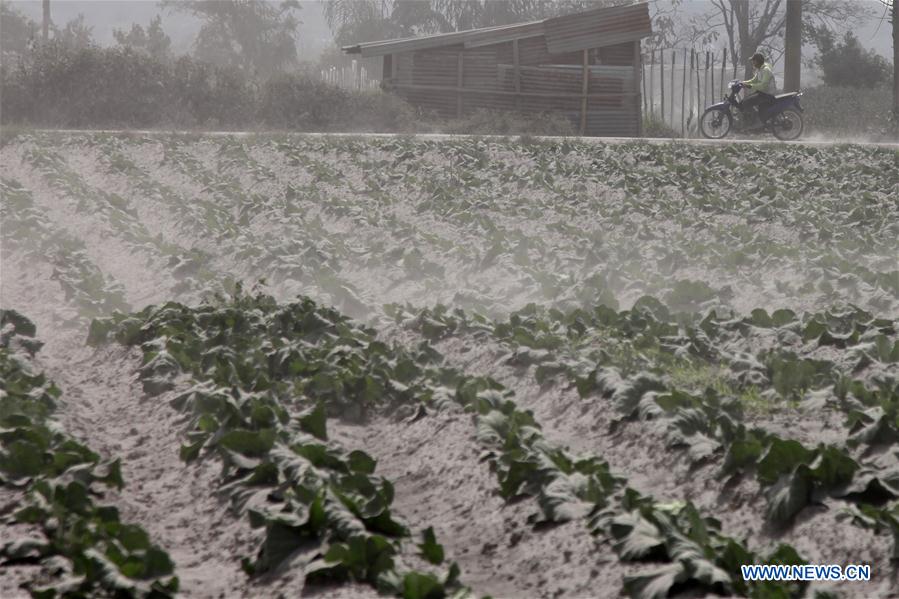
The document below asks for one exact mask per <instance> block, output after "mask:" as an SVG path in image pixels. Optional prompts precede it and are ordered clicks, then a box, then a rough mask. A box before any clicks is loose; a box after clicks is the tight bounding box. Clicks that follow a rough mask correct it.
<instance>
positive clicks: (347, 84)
mask: <svg viewBox="0 0 899 599" xmlns="http://www.w3.org/2000/svg"><path fill="white" fill-rule="evenodd" d="M321 79H322V81H325V82H326V83H330V84H332V85H336V86H338V87H342V88H343V89H349V90H354V91H360V90H371V89H378V87H379V86H380V84H381V81H380V80H378V79H374V78H372V77H371V76H370V75H369V72H368V69H366V68H365V67H364V66H363V65H362V64H360V63H359V61H358V60H354V61H352V62H351V63H350V65H349V66H345V67H337V66H331V67H329V68H327V69H322V70H321Z"/></svg>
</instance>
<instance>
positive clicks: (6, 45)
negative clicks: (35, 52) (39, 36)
mask: <svg viewBox="0 0 899 599" xmlns="http://www.w3.org/2000/svg"><path fill="white" fill-rule="evenodd" d="M36 30H37V23H35V22H34V21H32V20H31V19H29V18H28V17H26V16H25V15H23V14H22V13H21V12H19V11H18V10H17V9H16V8H14V7H13V6H12V5H10V4H9V3H7V2H0V53H2V55H3V57H4V59H6V58H7V57H11V56H22V55H23V54H25V53H26V52H27V51H28V49H29V48H30V47H31V45H32V44H33V43H34V40H35V32H36Z"/></svg>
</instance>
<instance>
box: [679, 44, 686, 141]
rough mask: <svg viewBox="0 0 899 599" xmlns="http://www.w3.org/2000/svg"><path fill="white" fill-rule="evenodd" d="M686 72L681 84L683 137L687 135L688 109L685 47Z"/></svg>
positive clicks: (681, 130) (681, 128) (681, 127)
mask: <svg viewBox="0 0 899 599" xmlns="http://www.w3.org/2000/svg"><path fill="white" fill-rule="evenodd" d="M683 67H684V73H683V77H682V78H681V79H682V81H681V86H680V133H681V135H682V136H683V137H686V136H687V125H686V122H687V110H686V105H687V104H686V101H687V49H686V48H684V64H683Z"/></svg>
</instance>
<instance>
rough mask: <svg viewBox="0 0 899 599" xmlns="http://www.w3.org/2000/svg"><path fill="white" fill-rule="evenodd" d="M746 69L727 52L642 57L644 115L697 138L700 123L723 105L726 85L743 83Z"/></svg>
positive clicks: (688, 50)
mask: <svg viewBox="0 0 899 599" xmlns="http://www.w3.org/2000/svg"><path fill="white" fill-rule="evenodd" d="M743 75H744V72H743V68H742V67H741V65H739V64H738V63H737V61H736V60H735V57H733V56H728V52H727V49H722V50H716V51H711V50H696V49H694V48H668V49H663V50H650V51H649V52H648V54H646V55H644V56H643V82H642V90H641V91H642V92H643V93H642V95H643V114H644V117H645V118H651V119H652V120H655V121H662V122H664V123H665V124H666V125H668V126H669V127H670V128H671V129H673V130H675V131H677V132H679V133H680V134H681V135H684V136H690V135H695V134H696V131H697V121H698V118H699V117H700V116H701V115H702V113H703V111H704V110H705V109H706V107H707V106H709V105H710V104H714V103H716V102H720V101H721V99H722V98H723V97H724V95H725V94H726V93H729V92H728V90H727V84H728V83H729V82H730V81H732V80H734V79H738V78H739V79H742V78H743Z"/></svg>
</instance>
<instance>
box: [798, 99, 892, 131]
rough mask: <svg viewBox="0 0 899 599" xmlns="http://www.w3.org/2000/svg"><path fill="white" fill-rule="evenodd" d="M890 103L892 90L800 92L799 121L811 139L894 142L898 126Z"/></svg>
mask: <svg viewBox="0 0 899 599" xmlns="http://www.w3.org/2000/svg"><path fill="white" fill-rule="evenodd" d="M892 103H893V96H892V90H891V89H890V88H889V87H887V86H880V87H876V88H874V89H870V90H863V91H859V90H858V89H857V88H854V87H836V86H822V87H817V88H812V89H808V90H805V91H804V92H803V97H802V107H803V108H804V109H805V113H804V114H803V118H804V119H805V123H806V130H807V131H808V132H809V134H811V135H814V134H820V135H824V136H827V137H829V138H833V139H840V138H847V139H852V138H865V139H870V140H872V141H878V140H883V141H887V140H897V139H899V123H897V121H896V119H895V117H894V116H893V114H892Z"/></svg>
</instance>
